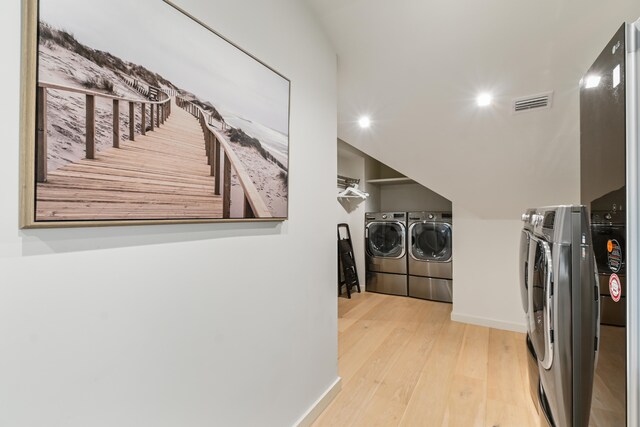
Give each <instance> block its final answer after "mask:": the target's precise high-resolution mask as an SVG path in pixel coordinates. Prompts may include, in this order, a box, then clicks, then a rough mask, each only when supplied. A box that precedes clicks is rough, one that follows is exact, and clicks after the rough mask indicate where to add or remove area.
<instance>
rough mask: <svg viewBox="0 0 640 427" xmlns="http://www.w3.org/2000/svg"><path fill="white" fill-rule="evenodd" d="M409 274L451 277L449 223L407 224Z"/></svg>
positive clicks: (426, 222) (442, 277) (425, 222)
mask: <svg viewBox="0 0 640 427" xmlns="http://www.w3.org/2000/svg"><path fill="white" fill-rule="evenodd" d="M408 234H409V239H410V240H409V274H410V275H413V276H424V277H437V278H441V279H452V277H453V275H452V264H451V254H452V249H451V239H452V237H451V225H449V224H447V223H443V222H431V221H424V222H414V223H413V224H411V225H410V226H409V233H408Z"/></svg>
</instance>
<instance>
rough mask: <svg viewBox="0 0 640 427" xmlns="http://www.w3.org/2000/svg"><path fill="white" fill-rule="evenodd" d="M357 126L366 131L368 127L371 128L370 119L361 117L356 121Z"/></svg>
mask: <svg viewBox="0 0 640 427" xmlns="http://www.w3.org/2000/svg"><path fill="white" fill-rule="evenodd" d="M358 124H359V125H360V127H361V128H362V129H366V128H368V127H369V126H371V119H370V118H369V116H362V117H360V119H359V120H358Z"/></svg>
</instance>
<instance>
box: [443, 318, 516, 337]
mask: <svg viewBox="0 0 640 427" xmlns="http://www.w3.org/2000/svg"><path fill="white" fill-rule="evenodd" d="M451 320H453V321H454V322H462V323H470V324H472V325H479V326H487V327H489V328H495V329H503V330H505V331H513V332H523V333H524V332H527V325H526V324H524V323H515V322H505V321H503V320H496V319H489V318H486V317H476V316H469V315H466V314H457V313H451Z"/></svg>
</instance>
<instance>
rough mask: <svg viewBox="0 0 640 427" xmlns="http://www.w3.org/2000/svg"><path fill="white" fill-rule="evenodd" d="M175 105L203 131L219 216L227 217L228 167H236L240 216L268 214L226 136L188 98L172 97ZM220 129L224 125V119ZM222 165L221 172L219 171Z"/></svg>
mask: <svg viewBox="0 0 640 427" xmlns="http://www.w3.org/2000/svg"><path fill="white" fill-rule="evenodd" d="M176 105H177V106H178V107H181V108H183V109H184V110H185V111H187V112H188V113H190V114H191V115H193V116H194V117H195V118H197V119H198V121H199V122H200V126H201V127H202V132H203V133H204V143H205V150H206V153H207V160H208V164H209V165H210V166H211V176H213V177H214V178H215V181H214V182H215V184H214V193H215V194H216V195H220V193H221V190H222V197H223V202H222V216H223V218H229V217H230V213H231V169H232V168H233V169H234V170H235V171H236V175H237V177H238V181H239V182H240V186H241V187H242V191H243V193H244V215H243V216H244V218H271V217H272V215H271V212H270V211H269V208H268V207H267V205H266V204H265V202H264V200H263V199H262V196H260V193H259V192H258V189H257V188H256V186H255V185H254V183H253V181H252V180H251V177H250V176H249V174H248V173H247V171H246V169H245V168H244V166H243V165H242V163H241V162H240V159H239V158H238V156H237V154H236V153H235V152H234V151H233V149H232V148H231V145H230V144H229V142H228V141H227V139H226V138H225V137H224V136H223V134H222V133H220V132H219V131H218V129H216V128H214V127H213V124H212V123H213V119H212V118H211V115H210V114H209V113H207V112H206V111H204V110H203V109H202V108H200V107H199V106H198V105H196V104H194V103H193V102H191V101H187V100H185V99H182V98H180V97H177V98H176ZM221 123H222V130H224V129H225V128H226V124H225V123H224V121H222V122H221ZM221 164H222V165H223V166H222V169H223V170H222V174H221V171H220V168H221ZM221 187H222V188H221Z"/></svg>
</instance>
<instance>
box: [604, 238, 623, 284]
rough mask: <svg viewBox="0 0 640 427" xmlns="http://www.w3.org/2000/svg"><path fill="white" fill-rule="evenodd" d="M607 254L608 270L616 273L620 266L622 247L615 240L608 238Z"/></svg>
mask: <svg viewBox="0 0 640 427" xmlns="http://www.w3.org/2000/svg"><path fill="white" fill-rule="evenodd" d="M607 254H608V262H607V263H608V265H609V270H611V271H613V272H614V273H618V272H619V271H620V269H621V268H622V247H621V246H620V243H618V241H617V240H609V241H608V242H607ZM616 277H617V276H616Z"/></svg>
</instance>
